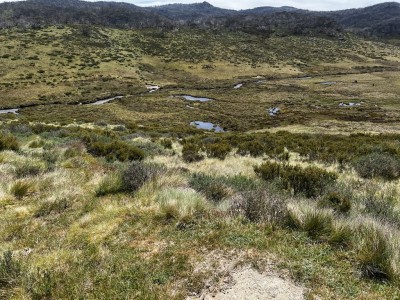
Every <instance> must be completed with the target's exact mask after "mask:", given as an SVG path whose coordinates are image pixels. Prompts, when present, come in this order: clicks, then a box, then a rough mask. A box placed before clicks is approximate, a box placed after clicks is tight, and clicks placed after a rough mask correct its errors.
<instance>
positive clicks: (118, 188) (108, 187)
mask: <svg viewBox="0 0 400 300" xmlns="http://www.w3.org/2000/svg"><path fill="white" fill-rule="evenodd" d="M122 191H123V181H122V174H121V173H120V172H116V173H111V174H109V175H107V176H106V177H104V178H103V179H102V180H101V182H100V184H99V185H98V187H97V189H96V196H97V197H101V196H105V195H109V194H117V193H120V192H122Z"/></svg>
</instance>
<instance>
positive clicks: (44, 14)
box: [0, 0, 400, 37]
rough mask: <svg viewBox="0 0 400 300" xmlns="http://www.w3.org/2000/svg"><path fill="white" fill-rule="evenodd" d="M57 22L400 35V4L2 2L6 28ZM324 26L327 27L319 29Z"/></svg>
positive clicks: (1, 19) (0, 12) (1, 21)
mask: <svg viewBox="0 0 400 300" xmlns="http://www.w3.org/2000/svg"><path fill="white" fill-rule="evenodd" d="M292 21H293V22H294V23H293V24H294V25H295V26H300V28H297V29H296V28H294V26H293V24H291V23H290V22H292ZM257 22H258V24H257ZM55 24H65V25H75V24H89V25H100V26H110V27H116V28H172V27H175V26H202V27H216V28H218V27H224V28H236V30H239V29H244V30H245V31H248V30H250V31H254V30H255V31H257V30H258V31H259V32H261V33H267V32H286V33H288V34H308V33H318V34H327V35H332V34H333V35H335V33H337V32H339V31H340V30H348V31H352V32H355V33H357V34H362V35H366V36H378V37H400V3H397V2H386V3H382V4H377V5H373V6H370V7H366V8H361V9H348V10H340V11H331V12H318V11H308V10H302V9H297V8H294V7H290V6H282V7H271V6H265V7H256V8H253V9H247V10H239V11H236V10H229V9H223V8H218V7H215V6H213V5H211V4H210V3H208V2H202V3H193V4H168V5H161V6H155V7H139V6H136V5H133V4H128V3H120V2H85V1H80V0H27V1H20V2H5V3H1V4H0V27H3V28H4V27H14V26H18V27H38V26H47V25H55ZM318 26H322V27H321V28H319V29H318V28H317V27H318ZM239 27H240V28H239ZM328 27H329V28H328Z"/></svg>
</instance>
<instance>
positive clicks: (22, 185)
mask: <svg viewBox="0 0 400 300" xmlns="http://www.w3.org/2000/svg"><path fill="white" fill-rule="evenodd" d="M32 186H33V185H32V183H31V182H29V181H26V180H18V181H16V182H14V183H13V185H12V186H11V189H10V192H11V194H13V195H14V196H15V198H17V199H18V200H21V199H23V198H24V197H25V196H27V195H28V194H29V193H30V191H31V189H32Z"/></svg>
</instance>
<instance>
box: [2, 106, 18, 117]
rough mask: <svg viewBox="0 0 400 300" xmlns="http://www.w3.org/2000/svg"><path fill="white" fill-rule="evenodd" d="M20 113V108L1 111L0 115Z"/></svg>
mask: <svg viewBox="0 0 400 300" xmlns="http://www.w3.org/2000/svg"><path fill="white" fill-rule="evenodd" d="M18 111H19V108H11V109H0V115H5V114H14V115H18Z"/></svg>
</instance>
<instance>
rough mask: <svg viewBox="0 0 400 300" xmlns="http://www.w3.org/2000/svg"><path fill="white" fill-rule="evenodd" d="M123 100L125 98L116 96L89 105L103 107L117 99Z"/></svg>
mask: <svg viewBox="0 0 400 300" xmlns="http://www.w3.org/2000/svg"><path fill="white" fill-rule="evenodd" d="M122 98H123V96H115V97H112V98H108V99H103V100H99V101H96V102H93V103H88V104H89V105H102V104H106V103H107V102H110V101H113V100H116V99H122Z"/></svg>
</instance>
